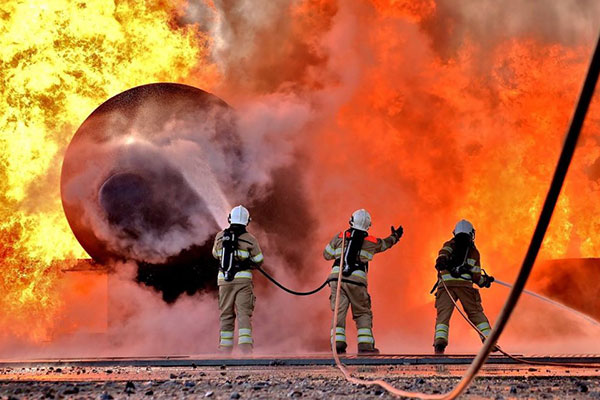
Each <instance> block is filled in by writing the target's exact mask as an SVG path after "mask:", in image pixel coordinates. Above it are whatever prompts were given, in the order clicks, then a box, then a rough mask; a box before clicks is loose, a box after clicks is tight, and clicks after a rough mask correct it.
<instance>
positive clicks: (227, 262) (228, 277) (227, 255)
mask: <svg viewBox="0 0 600 400" xmlns="http://www.w3.org/2000/svg"><path fill="white" fill-rule="evenodd" d="M244 233H246V227H245V226H244V225H238V224H232V225H230V226H229V228H227V229H225V230H224V231H223V238H222V244H223V255H222V257H221V265H220V267H219V268H220V269H221V271H222V272H223V275H224V276H225V281H227V282H231V281H232V280H233V279H234V278H235V274H236V273H238V272H240V271H244V270H248V269H251V268H252V266H251V265H250V261H249V259H248V260H243V261H242V260H238V259H237V258H236V251H237V250H238V242H239V241H240V240H241V241H244V240H243V239H240V236H241V235H242V234H244Z"/></svg>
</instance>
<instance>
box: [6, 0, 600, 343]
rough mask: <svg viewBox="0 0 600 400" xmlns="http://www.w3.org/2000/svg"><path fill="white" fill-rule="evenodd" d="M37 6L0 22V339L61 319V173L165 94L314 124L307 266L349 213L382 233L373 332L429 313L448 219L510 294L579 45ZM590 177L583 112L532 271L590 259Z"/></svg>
mask: <svg viewBox="0 0 600 400" xmlns="http://www.w3.org/2000/svg"><path fill="white" fill-rule="evenodd" d="M38 3H39V2H36V1H33V0H29V1H25V2H21V1H16V0H9V1H5V2H3V4H2V5H0V15H2V18H3V28H2V30H0V38H1V39H2V43H3V46H2V50H0V51H1V57H2V63H1V64H0V65H1V67H0V68H1V70H2V76H3V77H4V78H3V79H2V80H1V81H0V85H1V86H2V92H3V93H5V95H4V96H3V100H0V104H1V107H2V113H1V115H2V117H1V119H0V126H1V127H2V129H1V131H2V132H3V136H2V140H1V141H0V146H1V148H0V155H1V157H2V163H1V164H0V165H1V166H0V177H1V178H2V179H0V185H2V191H1V194H0V205H1V207H0V210H1V212H2V215H1V217H0V218H1V220H2V223H1V225H0V254H1V256H2V278H1V279H0V291H2V293H3V294H2V297H1V298H0V309H1V310H2V311H1V312H0V322H2V326H4V327H8V329H9V330H10V332H9V333H10V334H16V335H20V336H24V337H28V338H31V339H34V340H38V341H39V340H43V339H44V338H46V337H47V336H48V332H50V331H51V330H52V324H53V320H54V318H53V316H54V315H56V313H58V312H60V310H61V307H62V303H61V294H60V292H59V291H58V290H57V286H56V282H57V280H58V279H59V277H58V276H59V273H58V272H59V271H58V267H56V264H55V263H53V261H56V260H63V259H71V258H77V257H84V256H85V254H84V253H83V251H82V249H81V248H80V246H79V245H78V243H77V242H76V241H75V239H74V238H73V235H72V233H71V232H70V230H69V228H68V225H67V223H66V221H65V219H64V216H63V212H62V208H61V205H60V196H59V193H58V190H59V189H58V187H59V185H58V180H59V171H60V165H61V159H62V155H63V153H64V150H65V148H66V146H67V144H68V142H69V140H70V137H71V135H72V134H73V132H74V131H75V130H76V128H77V126H78V125H79V124H80V123H81V122H82V121H83V120H84V118H85V117H86V116H87V115H88V114H89V113H90V112H91V111H92V110H93V109H94V108H95V107H96V106H98V105H99V104H100V103H101V102H103V101H104V100H105V99H107V98H108V97H110V96H113V95H115V94H117V93H119V92H121V91H123V90H125V89H128V88H130V87H133V86H136V85H140V84H144V83H149V82H154V81H177V82H181V83H187V84H192V85H195V86H198V87H200V88H202V89H205V90H209V91H211V90H214V91H216V92H217V93H218V94H219V95H221V97H223V98H224V99H226V100H227V101H229V102H231V103H232V104H235V103H236V101H247V100H248V99H250V100H251V99H252V98H253V97H254V96H261V95H266V94H271V93H275V92H283V93H292V94H294V95H296V96H298V98H301V99H303V100H305V101H306V102H308V103H310V104H311V105H312V106H314V108H315V110H317V112H316V114H317V116H316V117H315V120H314V121H313V122H312V123H311V124H309V127H308V128H307V130H306V132H304V135H303V136H302V137H301V138H299V140H298V143H299V144H298V146H299V152H302V153H303V154H304V155H303V157H304V158H305V159H306V160H307V161H306V162H307V164H309V165H308V168H307V171H308V176H307V179H308V181H309V185H308V186H309V188H310V189H309V190H310V193H309V196H310V198H311V199H312V200H313V205H314V207H313V208H314V210H315V211H314V212H315V215H316V217H317V219H318V220H319V221H320V229H319V232H318V235H316V237H317V238H318V240H315V246H314V248H313V249H310V251H309V252H308V256H310V257H314V258H315V260H319V261H315V263H316V264H318V265H320V267H319V268H320V269H319V273H322V275H323V276H325V275H326V270H327V268H328V267H329V265H326V264H325V263H323V262H321V261H320V252H321V250H322V248H321V247H322V246H324V245H325V244H326V242H327V240H329V238H330V236H331V235H333V234H334V232H335V231H338V230H340V229H341V228H343V227H344V226H345V224H346V221H347V220H348V216H349V215H350V213H351V212H352V211H353V210H354V209H357V208H362V207H364V208H366V209H368V210H369V211H370V212H371V213H372V216H373V220H374V224H373V228H372V230H373V233H374V234H376V235H379V236H383V235H386V234H387V231H388V226H389V225H390V224H398V223H402V224H403V225H404V226H405V230H406V234H405V237H404V238H403V239H402V242H401V244H400V245H399V246H398V247H397V248H395V249H393V250H391V251H390V252H389V253H386V254H385V255H381V256H379V258H377V259H376V260H375V261H374V263H373V266H372V269H371V271H370V279H371V281H370V282H371V283H370V285H371V291H372V294H373V304H374V310H375V320H376V327H375V329H376V333H377V332H378V331H377V329H381V330H385V331H386V332H387V331H393V332H395V333H397V330H402V329H403V328H402V324H401V323H400V322H399V321H407V320H414V312H415V310H417V309H418V310H421V308H422V309H423V310H425V309H426V310H428V311H427V312H430V313H431V309H432V306H431V304H430V302H431V301H432V298H431V297H430V296H429V295H428V290H429V288H430V285H431V284H432V283H433V281H434V278H435V274H434V270H433V269H432V263H433V260H434V259H435V255H436V253H437V250H438V249H439V247H440V246H441V244H442V243H443V241H444V240H447V239H448V238H449V236H450V232H451V231H452V227H453V224H454V223H455V222H456V221H457V220H458V219H460V218H468V219H470V220H471V221H472V222H473V223H474V224H475V227H476V229H477V244H478V247H479V248H480V250H481V253H482V262H483V264H484V265H483V266H484V268H486V269H488V272H490V273H491V274H494V275H498V276H499V277H503V278H504V279H505V280H510V278H512V276H513V275H514V273H515V271H516V270H517V268H518V266H519V263H520V261H521V259H522V256H523V254H524V251H525V249H526V246H527V244H528V240H529V238H530V235H531V233H532V231H533V228H534V224H535V222H536V219H537V216H538V213H539V210H540V208H541V204H542V202H543V200H544V196H545V192H546V190H547V187H548V184H549V181H550V177H551V173H552V171H553V167H554V164H555V162H556V159H557V157H558V153H559V150H560V145H561V142H562V138H563V136H564V132H565V129H566V126H567V124H568V121H569V117H570V114H571V112H572V109H573V105H574V102H575V100H576V97H577V94H578V90H579V87H580V85H581V82H582V79H583V75H584V73H585V69H586V65H587V59H588V57H589V54H590V46H591V40H592V39H593V38H592V37H586V38H585V39H581V40H580V41H578V42H574V43H573V42H570V43H567V44H565V42H563V41H561V40H559V39H560V38H558V37H556V38H548V37H542V36H540V35H536V34H535V33H528V32H524V33H523V32H519V33H518V34H515V35H513V36H505V37H500V38H497V37H496V38H493V40H492V39H489V40H488V38H482V37H479V36H477V32H476V31H473V32H469V31H468V27H466V28H465V30H466V31H467V34H465V35H464V36H459V35H458V33H457V32H458V31H459V29H458V27H459V26H458V24H460V20H459V19H454V20H453V19H452V18H453V15H451V14H448V15H445V14H444V12H446V11H447V8H446V7H441V6H440V5H443V3H445V2H442V1H434V0H420V1H391V0H389V1H385V0H371V1H370V2H369V1H362V0H355V1H345V2H337V3H336V2H335V1H333V0H332V1H326V0H321V1H318V0H305V1H302V2H300V3H299V4H294V5H293V6H290V5H289V4H288V2H287V1H283V2H281V3H280V2H272V3H268V4H266V3H265V7H264V9H262V8H261V7H251V6H249V5H248V3H247V2H245V1H239V2H238V3H239V7H237V8H236V7H234V6H228V7H224V6H221V5H219V4H218V3H217V2H213V1H206V2H200V1H192V0H190V1H189V2H186V1H183V0H178V1H145V2H140V1H133V0H121V1H115V2H106V1H98V0H96V1H86V2H83V1H82V2H73V1H69V0H53V1H50V2H47V3H48V4H46V5H43V6H40V5H38ZM236 4H237V3H236ZM273 4H276V5H275V6H274V5H273ZM267 5H269V6H268V7H267ZM197 9H201V10H202V11H203V12H200V13H197V14H194V11H195V10H196V11H197ZM244 10H245V12H244ZM250 11H253V12H250ZM448 20H451V21H452V23H450V24H448V27H447V29H446V30H445V31H444V29H443V28H444V26H443V22H445V21H448ZM596 22H597V23H596V24H595V26H597V25H600V21H596ZM532 24H533V22H532ZM224 27H229V30H225V28H224ZM224 32H225V33H224ZM440 32H442V33H440ZM599 160H600V109H599V108H598V100H596V101H595V103H594V105H593V107H592V108H591V110H590V114H589V116H588V118H587V122H586V125H585V131H584V136H583V137H582V140H581V142H580V146H579V148H578V151H577V153H576V158H575V160H574V162H573V165H572V167H571V170H570V172H569V176H568V181H567V184H566V185H565V188H564V190H563V193H562V196H561V198H560V202H559V205H558V208H557V210H556V212H555V215H554V218H553V221H552V224H551V228H550V231H549V232H548V235H547V238H546V240H545V242H544V247H543V249H542V253H541V257H543V258H562V257H567V256H568V257H597V256H600V238H599V232H600V229H599V228H600V223H599V222H597V221H598V220H597V218H596V216H597V215H598V214H599V213H600V204H599V203H598V202H597V201H595V200H596V198H597V196H598V190H599V186H598V182H599V181H598V179H600V166H599V165H600V161H599ZM484 301H492V299H490V298H485V295H484ZM500 301H501V298H497V300H496V303H498V302H500ZM325 306H326V305H325ZM390 314H391V315H393V316H394V318H392V319H390V318H387V317H388V316H389V315H390ZM431 316H432V315H428V316H427V318H419V322H418V323H416V324H415V325H416V326H417V328H418V329H420V330H421V331H425V332H428V331H427V329H429V328H430V325H431V324H432V323H433V321H432V320H431V319H430V318H429V317H431ZM378 323H379V324H380V325H379V328H378V325H377V324H378ZM415 329H416V328H415Z"/></svg>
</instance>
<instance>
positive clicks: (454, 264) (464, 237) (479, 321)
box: [433, 219, 494, 354]
mask: <svg viewBox="0 0 600 400" xmlns="http://www.w3.org/2000/svg"><path fill="white" fill-rule="evenodd" d="M452 233H453V234H454V237H453V238H452V239H450V240H449V241H447V242H446V243H444V245H443V246H442V249H441V250H440V251H439V254H438V257H437V259H436V263H435V268H436V269H437V270H438V272H439V278H438V282H437V283H436V285H437V292H436V294H435V308H436V310H437V318H436V322H435V335H434V342H433V346H434V349H435V353H436V354H444V351H445V349H446V346H447V345H448V329H449V324H450V317H451V316H452V312H453V311H454V304H453V303H452V300H451V299H450V297H449V296H448V293H447V292H446V289H444V286H443V285H442V283H441V281H440V280H443V281H444V283H445V284H446V286H447V287H448V290H449V292H450V294H451V295H452V297H453V298H454V300H455V301H456V300H460V303H461V304H462V307H463V309H464V310H465V313H466V314H467V316H468V317H469V319H470V320H471V322H473V323H474V324H475V325H476V326H477V328H479V330H480V331H481V332H482V333H483V334H484V336H488V335H489V333H490V331H491V329H492V328H491V327H490V323H489V321H488V319H487V317H486V316H485V314H484V313H483V307H482V305H481V296H480V295H479V290H477V289H476V288H474V287H473V283H475V284H477V285H478V286H479V287H482V288H483V287H490V284H491V283H492V282H493V281H494V277H492V276H489V275H487V274H482V271H481V261H480V256H479V251H478V250H477V247H475V242H474V241H475V229H474V228H473V225H472V224H471V223H470V222H469V221H467V220H464V219H463V220H460V221H458V223H457V224H456V226H455V228H454V231H453V232H452Z"/></svg>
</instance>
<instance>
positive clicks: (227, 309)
mask: <svg viewBox="0 0 600 400" xmlns="http://www.w3.org/2000/svg"><path fill="white" fill-rule="evenodd" d="M253 289H254V286H253V284H252V280H251V279H239V280H237V279H236V280H234V281H233V282H231V283H226V284H223V285H220V286H219V311H220V319H221V335H220V339H221V340H220V341H219V347H220V348H221V349H223V350H229V349H231V348H232V347H233V334H234V330H235V318H236V316H237V320H238V344H239V345H240V346H241V347H242V348H252V345H253V340H252V321H251V319H252V312H253V311H254V303H255V301H256V297H255V296H254V290H253Z"/></svg>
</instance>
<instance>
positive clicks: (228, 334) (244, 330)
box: [212, 206, 263, 353]
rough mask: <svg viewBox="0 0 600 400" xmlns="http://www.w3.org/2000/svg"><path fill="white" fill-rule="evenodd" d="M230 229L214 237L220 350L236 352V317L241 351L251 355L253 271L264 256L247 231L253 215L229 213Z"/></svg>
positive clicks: (239, 210) (243, 210)
mask: <svg viewBox="0 0 600 400" xmlns="http://www.w3.org/2000/svg"><path fill="white" fill-rule="evenodd" d="M228 221H229V224H230V225H229V228H227V229H225V230H223V231H221V232H219V233H218V234H217V236H216V237H215V243H214V246H213V250H212V253H213V256H214V257H215V258H216V259H218V260H219V261H220V266H219V275H218V278H217V283H218V285H219V311H220V319H221V332H220V342H219V349H220V350H221V351H224V352H231V351H232V350H233V336H234V335H233V334H234V329H235V317H236V315H237V319H238V345H239V348H240V350H241V351H242V352H244V353H250V352H252V346H253V340H252V323H251V318H252V312H253V311H254V303H255V300H256V297H254V290H253V284H252V271H251V270H252V268H253V267H255V266H260V265H261V264H262V262H263V254H262V252H261V250H260V246H259V245H258V241H257V240H256V238H255V237H254V236H253V235H252V234H250V233H249V232H248V231H246V226H247V225H248V223H249V222H250V213H249V212H248V210H247V209H246V208H244V207H243V206H237V207H234V208H233V209H232V210H231V212H230V213H229V218H228Z"/></svg>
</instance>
